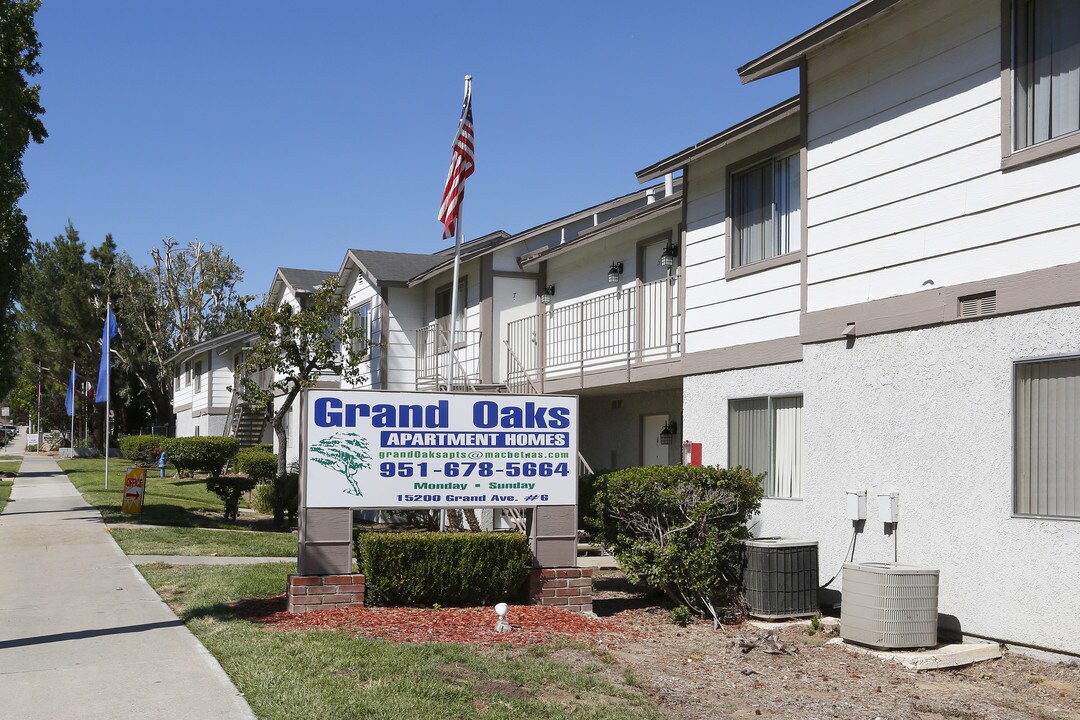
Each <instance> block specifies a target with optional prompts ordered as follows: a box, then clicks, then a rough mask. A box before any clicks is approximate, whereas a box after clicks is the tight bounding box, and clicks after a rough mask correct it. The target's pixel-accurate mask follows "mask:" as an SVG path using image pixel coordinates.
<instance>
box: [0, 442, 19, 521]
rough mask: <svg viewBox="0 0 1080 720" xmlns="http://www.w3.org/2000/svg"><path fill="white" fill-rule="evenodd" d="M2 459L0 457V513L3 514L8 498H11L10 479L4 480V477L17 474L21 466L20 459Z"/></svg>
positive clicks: (0, 456)
mask: <svg viewBox="0 0 1080 720" xmlns="http://www.w3.org/2000/svg"><path fill="white" fill-rule="evenodd" d="M3 457H4V456H2V455H0V512H4V507H5V506H6V505H7V503H8V498H10V497H11V486H12V484H13V483H12V481H11V480H10V479H4V478H5V475H6V473H12V474H18V472H19V466H20V465H22V461H21V459H16V460H3V459H2V458H3Z"/></svg>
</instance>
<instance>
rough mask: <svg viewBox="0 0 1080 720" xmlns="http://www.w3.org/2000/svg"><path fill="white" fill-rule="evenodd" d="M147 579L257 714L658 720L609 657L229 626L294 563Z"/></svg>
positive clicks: (152, 571) (170, 569)
mask: <svg viewBox="0 0 1080 720" xmlns="http://www.w3.org/2000/svg"><path fill="white" fill-rule="evenodd" d="M139 569H140V570H141V571H142V573H143V575H144V576H146V579H147V580H148V581H149V582H150V584H151V585H153V586H154V588H155V589H156V590H157V591H158V593H159V594H161V596H162V597H163V598H165V600H166V601H167V602H168V603H169V605H170V606H171V607H172V608H173V610H175V611H176V613H177V614H178V615H179V616H180V618H181V619H182V620H184V622H185V623H186V624H187V626H188V627H189V628H190V629H191V630H192V632H194V633H195V635H196V636H198V638H199V639H200V640H201V641H202V643H203V645H205V646H206V648H207V649H208V650H209V651H210V652H211V653H213V655H214V656H215V657H216V658H217V659H218V661H219V662H220V663H221V665H222V666H223V667H224V668H225V670H226V672H228V673H229V676H230V677H231V678H232V679H233V682H235V683H236V685H237V687H238V688H239V689H240V691H241V692H242V693H243V694H244V696H245V697H246V698H247V700H248V702H249V703H250V704H251V707H252V709H254V711H255V714H256V715H257V716H258V717H259V718H262V719H263V720H269V719H271V718H281V719H282V720H285V719H291V718H298V717H303V718H334V719H335V720H338V719H342V720H344V719H347V718H374V719H376V720H398V719H400V720H436V719H438V720H444V719H446V718H461V719H463V720H464V719H465V718H484V719H485V720H496V719H500V720H532V719H534V718H535V719H537V720H540V719H543V720H548V719H551V720H559V719H560V718H565V719H569V718H583V719H586V720H636V719H638V718H650V719H654V718H658V717H659V715H658V714H657V713H656V711H655V709H654V707H653V702H652V701H651V700H650V699H649V698H648V697H647V696H645V695H644V694H643V693H642V692H641V691H640V690H638V689H636V688H634V687H631V686H629V685H627V684H626V683H625V682H624V680H623V673H622V671H621V670H620V669H619V668H617V667H615V666H613V665H611V664H610V663H611V662H612V660H611V658H610V656H606V655H599V654H595V655H594V654H593V653H592V651H590V650H580V651H574V652H575V653H577V654H576V656H575V657H576V663H575V666H574V667H571V665H570V664H568V663H564V662H561V661H560V660H559V659H558V657H559V655H561V653H556V654H552V655H550V656H545V655H546V653H543V652H528V651H516V650H489V651H480V650H477V649H475V648H472V647H468V646H461V645H445V644H435V643H429V644H425V645H406V644H398V643H391V642H387V641H382V640H366V639H361V638H357V637H353V636H351V635H349V634H347V633H344V632H336V631H329V630H309V631H303V632H291V633H285V632H278V631H274V630H270V629H268V628H266V627H264V626H261V625H258V624H255V623H251V622H248V621H246V620H241V619H239V618H238V617H237V616H236V614H235V613H234V612H233V611H232V610H231V609H230V608H229V605H228V604H229V603H231V602H235V601H237V600H241V599H245V598H259V597H268V596H271V595H275V594H278V593H280V592H281V591H282V590H283V589H284V587H285V575H286V573H289V572H295V571H296V567H295V565H293V564H285V563H282V564H274V565H246V566H230V567H220V566H218V567H215V566H201V567H200V566H193V567H176V566H169V565H145V566H142V567H141V568H139Z"/></svg>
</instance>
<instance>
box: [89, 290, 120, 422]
mask: <svg viewBox="0 0 1080 720" xmlns="http://www.w3.org/2000/svg"><path fill="white" fill-rule="evenodd" d="M117 329H118V328H117V326H116V316H115V315H113V311H112V307H110V308H109V311H108V314H107V315H106V316H105V329H104V330H102V331H101V366H100V367H99V368H98V376H97V396H96V397H95V398H94V402H96V403H103V402H108V401H109V366H110V362H109V348H110V346H111V345H112V339H113V338H114V337H116V331H117Z"/></svg>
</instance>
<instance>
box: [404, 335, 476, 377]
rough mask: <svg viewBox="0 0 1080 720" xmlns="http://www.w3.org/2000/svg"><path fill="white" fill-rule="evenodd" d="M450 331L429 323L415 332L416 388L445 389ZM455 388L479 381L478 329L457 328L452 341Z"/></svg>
mask: <svg viewBox="0 0 1080 720" xmlns="http://www.w3.org/2000/svg"><path fill="white" fill-rule="evenodd" d="M449 338H450V331H449V330H448V329H446V328H445V327H443V325H442V323H440V322H438V321H436V322H431V323H428V324H427V325H425V326H424V327H422V328H420V329H419V330H417V331H416V389H417V390H427V391H433V390H446V389H447V388H448V385H449V383H448V378H449V370H450V368H449V365H448V362H449V357H450V353H449V352H448V350H449V348H450V341H449ZM453 356H454V388H455V389H459V390H460V389H465V388H468V387H476V386H477V385H479V384H480V331H479V330H458V331H457V342H456V343H454V353H453Z"/></svg>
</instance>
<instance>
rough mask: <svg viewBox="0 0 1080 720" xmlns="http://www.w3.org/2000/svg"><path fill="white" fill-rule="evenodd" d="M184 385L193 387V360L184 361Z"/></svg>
mask: <svg viewBox="0 0 1080 720" xmlns="http://www.w3.org/2000/svg"><path fill="white" fill-rule="evenodd" d="M184 387H191V361H190V360H187V361H185V362H184Z"/></svg>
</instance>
